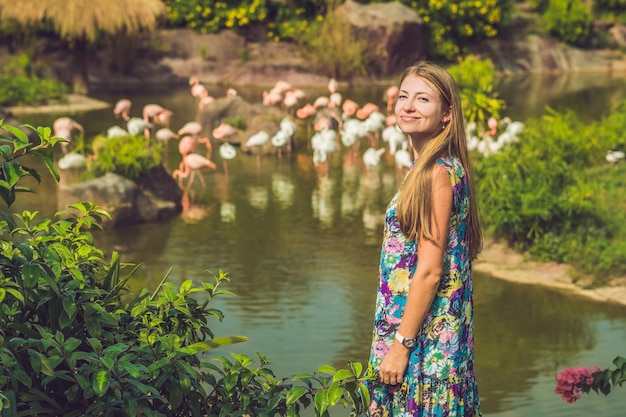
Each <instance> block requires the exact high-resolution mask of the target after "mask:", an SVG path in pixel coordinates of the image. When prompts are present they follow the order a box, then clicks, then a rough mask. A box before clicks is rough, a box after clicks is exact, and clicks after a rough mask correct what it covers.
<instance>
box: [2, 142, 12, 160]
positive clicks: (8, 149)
mask: <svg viewBox="0 0 626 417" xmlns="http://www.w3.org/2000/svg"><path fill="white" fill-rule="evenodd" d="M12 152H13V148H11V147H10V146H9V145H0V154H2V157H3V158H4V159H8V158H9V156H10V155H11V153H12Z"/></svg>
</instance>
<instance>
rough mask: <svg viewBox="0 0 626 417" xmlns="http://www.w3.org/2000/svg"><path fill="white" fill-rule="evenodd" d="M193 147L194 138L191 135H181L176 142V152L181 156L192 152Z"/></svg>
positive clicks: (194, 143) (194, 144) (194, 145)
mask: <svg viewBox="0 0 626 417" xmlns="http://www.w3.org/2000/svg"><path fill="white" fill-rule="evenodd" d="M195 147H196V140H195V139H194V138H193V136H183V137H182V138H180V141H179V142H178V152H180V154H181V155H182V156H183V158H185V156H187V155H189V154H190V153H192V152H193V151H194V148H195Z"/></svg>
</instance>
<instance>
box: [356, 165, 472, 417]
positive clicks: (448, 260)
mask: <svg viewBox="0 0 626 417" xmlns="http://www.w3.org/2000/svg"><path fill="white" fill-rule="evenodd" d="M437 163H438V164H440V165H442V166H444V167H445V168H446V170H447V171H448V175H449V177H450V181H451V183H452V195H453V201H452V214H451V217H450V226H449V230H448V244H447V248H446V252H445V255H444V263H443V265H444V272H443V276H442V278H441V282H440V284H439V289H438V291H437V294H436V296H435V298H434V300H433V303H432V306H431V308H430V311H429V312H428V314H427V316H426V318H425V319H424V322H423V323H422V326H421V328H420V330H419V331H418V334H417V343H416V346H415V347H414V348H413V349H412V351H411V354H410V358H409V364H408V366H407V370H406V372H405V375H404V381H403V382H402V383H401V384H397V385H387V384H384V383H382V382H380V381H367V383H366V384H367V386H368V389H369V392H370V397H371V403H370V407H369V413H370V415H371V416H373V417H388V416H395V417H408V416H413V417H475V416H477V415H480V405H479V397H478V388H477V384H476V377H475V374H474V325H473V324H474V313H473V298H472V275H471V257H470V254H469V248H468V247H467V243H466V238H465V234H466V230H467V216H468V206H469V184H468V180H467V176H466V175H465V171H464V169H463V166H462V165H461V163H460V161H459V160H458V159H457V158H456V157H452V156H448V157H444V158H441V159H439V160H438V161H437ZM397 197H398V195H397V194H396V195H395V196H394V197H393V199H392V200H391V202H390V203H389V206H388V207H387V212H386V216H385V229H384V239H383V244H382V251H381V257H380V284H379V289H378V296H377V299H376V313H375V318H374V331H373V341H372V350H371V355H370V363H371V364H372V366H373V367H374V369H375V370H376V371H378V368H379V366H380V362H381V361H382V359H383V357H384V356H385V354H386V353H387V352H388V351H389V349H390V347H391V345H392V344H393V340H394V337H395V333H396V329H397V328H398V326H399V324H400V320H401V318H402V314H403V312H404V307H405V305H406V299H407V294H408V290H409V285H410V284H411V278H412V276H413V274H414V273H415V269H416V266H417V263H418V259H417V243H416V242H415V241H408V240H407V239H406V237H405V236H404V234H403V233H402V231H401V230H400V227H399V224H398V218H397V216H396V200H397Z"/></svg>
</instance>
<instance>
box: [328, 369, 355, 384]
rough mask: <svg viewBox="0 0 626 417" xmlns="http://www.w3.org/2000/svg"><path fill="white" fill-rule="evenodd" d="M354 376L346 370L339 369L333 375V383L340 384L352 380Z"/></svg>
mask: <svg viewBox="0 0 626 417" xmlns="http://www.w3.org/2000/svg"><path fill="white" fill-rule="evenodd" d="M353 377H354V374H353V373H352V372H350V371H349V370H347V369H340V370H338V371H337V372H335V375H333V382H341V381H345V380H346V379H350V378H353Z"/></svg>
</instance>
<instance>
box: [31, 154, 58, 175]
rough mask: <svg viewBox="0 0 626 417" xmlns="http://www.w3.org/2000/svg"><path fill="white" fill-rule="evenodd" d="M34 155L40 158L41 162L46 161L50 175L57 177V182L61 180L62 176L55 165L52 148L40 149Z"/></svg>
mask: <svg viewBox="0 0 626 417" xmlns="http://www.w3.org/2000/svg"><path fill="white" fill-rule="evenodd" d="M32 154H33V156H34V157H36V158H38V159H39V160H40V161H41V162H43V163H44V165H45V166H46V168H48V171H49V172H50V175H52V177H53V178H54V179H55V181H56V182H59V179H60V178H61V177H60V176H59V172H58V171H57V168H56V166H55V165H54V161H53V159H52V150H51V149H40V150H38V151H36V152H33V153H32Z"/></svg>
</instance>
